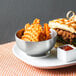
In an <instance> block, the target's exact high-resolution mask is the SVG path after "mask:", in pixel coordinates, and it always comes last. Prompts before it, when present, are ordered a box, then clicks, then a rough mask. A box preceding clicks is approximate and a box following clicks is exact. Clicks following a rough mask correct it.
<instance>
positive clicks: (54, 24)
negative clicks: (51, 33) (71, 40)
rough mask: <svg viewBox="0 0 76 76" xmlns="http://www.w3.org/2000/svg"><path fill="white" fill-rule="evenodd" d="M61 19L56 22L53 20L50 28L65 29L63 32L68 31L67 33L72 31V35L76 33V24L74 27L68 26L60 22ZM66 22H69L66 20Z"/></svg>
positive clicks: (50, 22)
mask: <svg viewBox="0 0 76 76" xmlns="http://www.w3.org/2000/svg"><path fill="white" fill-rule="evenodd" d="M59 21H60V19H56V20H52V21H49V27H50V28H53V29H55V28H59V29H63V30H66V31H70V32H72V33H76V24H75V23H74V26H73V25H72V24H71V25H68V24H65V23H64V22H62V21H60V22H59ZM65 21H67V20H66V19H65Z"/></svg>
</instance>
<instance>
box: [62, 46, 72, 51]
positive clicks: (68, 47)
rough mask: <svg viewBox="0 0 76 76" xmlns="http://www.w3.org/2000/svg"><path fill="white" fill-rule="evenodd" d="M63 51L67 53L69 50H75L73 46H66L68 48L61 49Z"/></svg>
mask: <svg viewBox="0 0 76 76" xmlns="http://www.w3.org/2000/svg"><path fill="white" fill-rule="evenodd" d="M61 49H63V50H65V51H69V50H72V49H73V48H72V47H71V46H68V45H66V46H63V47H61Z"/></svg>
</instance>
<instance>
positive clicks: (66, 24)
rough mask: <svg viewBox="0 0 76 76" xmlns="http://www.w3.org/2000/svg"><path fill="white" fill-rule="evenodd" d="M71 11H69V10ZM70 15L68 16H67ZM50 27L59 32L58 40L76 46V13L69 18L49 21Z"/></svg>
mask: <svg viewBox="0 0 76 76" xmlns="http://www.w3.org/2000/svg"><path fill="white" fill-rule="evenodd" d="M68 13H69V12H68ZM68 13H67V15H69V14H70V13H71V12H70V13H69V14H68ZM67 17H68V16H67ZM49 27H50V28H52V29H54V30H55V31H56V32H57V35H58V36H57V42H61V43H65V44H68V43H70V44H73V45H75V46H76V15H75V14H73V15H72V16H71V17H69V18H58V19H55V20H52V21H49Z"/></svg>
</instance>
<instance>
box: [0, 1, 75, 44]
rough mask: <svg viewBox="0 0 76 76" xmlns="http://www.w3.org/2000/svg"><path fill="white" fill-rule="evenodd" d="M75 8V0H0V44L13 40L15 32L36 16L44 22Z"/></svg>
mask: <svg viewBox="0 0 76 76" xmlns="http://www.w3.org/2000/svg"><path fill="white" fill-rule="evenodd" d="M75 9H76V0H0V44H2V43H6V42H9V41H14V40H15V38H14V35H15V32H16V31H17V30H19V29H21V28H23V27H24V25H25V23H27V22H30V23H31V22H32V21H33V19H34V18H36V17H38V18H40V19H41V20H42V23H44V22H48V21H49V20H52V19H55V18H59V17H65V15H66V13H67V11H69V10H73V11H75V12H76V10H75Z"/></svg>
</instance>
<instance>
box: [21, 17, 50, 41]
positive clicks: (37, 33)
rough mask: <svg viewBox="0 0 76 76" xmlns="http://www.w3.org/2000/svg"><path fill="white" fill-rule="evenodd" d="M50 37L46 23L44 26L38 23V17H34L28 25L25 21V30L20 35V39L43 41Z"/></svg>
mask: <svg viewBox="0 0 76 76" xmlns="http://www.w3.org/2000/svg"><path fill="white" fill-rule="evenodd" d="M50 38H51V35H50V28H49V27H48V24H47V23H45V24H44V28H43V27H42V26H41V25H40V19H37V18H36V19H35V20H34V21H33V23H32V24H31V25H30V24H29V23H27V24H26V25H25V31H24V34H23V36H22V38H21V39H22V40H25V41H33V42H38V41H44V40H48V39H50Z"/></svg>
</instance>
